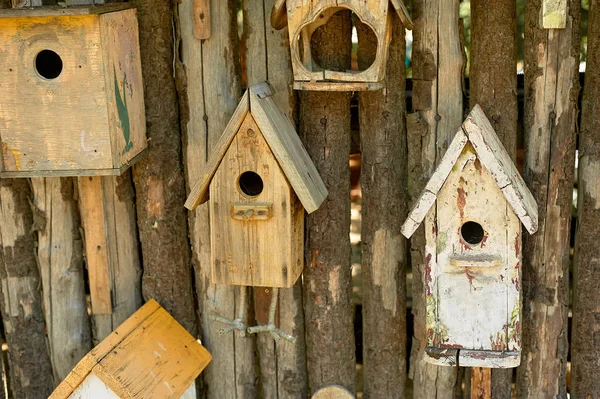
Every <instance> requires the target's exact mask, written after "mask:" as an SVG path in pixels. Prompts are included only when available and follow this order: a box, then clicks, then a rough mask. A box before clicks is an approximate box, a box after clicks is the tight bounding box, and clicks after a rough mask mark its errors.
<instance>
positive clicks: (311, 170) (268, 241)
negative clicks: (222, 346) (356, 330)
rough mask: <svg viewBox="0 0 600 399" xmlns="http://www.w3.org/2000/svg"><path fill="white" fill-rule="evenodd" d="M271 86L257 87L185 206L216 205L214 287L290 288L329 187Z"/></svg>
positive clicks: (213, 219)
mask: <svg viewBox="0 0 600 399" xmlns="http://www.w3.org/2000/svg"><path fill="white" fill-rule="evenodd" d="M273 94H274V92H273V90H272V88H271V87H270V86H269V84H268V83H261V84H257V85H254V86H252V87H250V88H249V89H248V90H247V91H246V93H245V94H244V96H243V97H242V99H241V101H240V103H239V105H238V107H237V109H236V110H235V112H234V114H233V117H232V118H231V120H230V121H229V124H228V125H227V127H226V128H225V131H224V132H223V135H222V136H221V139H220V140H219V142H218V144H217V145H216V148H215V149H214V150H213V152H212V155H211V156H210V159H209V160H208V162H207V164H206V165H205V167H204V170H203V171H202V173H201V175H200V180H199V181H198V182H197V183H196V185H195V186H194V187H193V189H192V192H191V194H190V195H189V197H188V199H187V202H186V204H185V206H186V207H187V208H188V209H192V210H193V209H195V208H196V207H197V206H198V205H199V204H202V203H204V202H206V201H208V202H209V207H210V221H211V226H210V231H211V257H212V282H213V283H214V284H229V285H242V286H261V287H279V288H289V287H291V286H293V285H294V283H295V282H296V280H297V279H298V277H299V276H300V274H301V273H302V269H303V267H304V261H303V260H304V254H303V251H304V249H303V244H304V211H305V210H306V211H307V212H309V213H311V212H313V211H315V210H317V208H319V206H320V205H321V203H322V202H323V200H324V199H325V197H326V196H327V189H326V188H325V185H324V184H323V181H322V180H321V177H320V176H319V174H318V172H317V170H316V168H315V166H314V164H313V163H312V160H311V159H310V157H309V155H308V153H307V152H306V150H305V149H304V147H303V146H302V143H301V142H300V138H299V137H298V135H297V133H296V130H295V128H294V125H293V124H292V123H291V121H290V120H289V119H288V117H287V116H286V115H285V113H284V112H283V110H282V109H281V108H280V107H279V105H278V104H277V103H276V101H275V100H274V96H273Z"/></svg>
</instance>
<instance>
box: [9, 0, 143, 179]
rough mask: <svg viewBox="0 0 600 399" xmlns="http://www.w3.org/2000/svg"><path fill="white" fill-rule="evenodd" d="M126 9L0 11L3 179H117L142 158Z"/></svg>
mask: <svg viewBox="0 0 600 399" xmlns="http://www.w3.org/2000/svg"><path fill="white" fill-rule="evenodd" d="M136 15H137V14H136V10H135V9H126V7H124V6H123V5H118V6H102V7H72V8H71V7H69V8H62V7H59V8H33V9H10V10H2V11H1V12H0V139H1V140H2V165H1V168H0V175H1V176H2V177H46V176H82V175H85V176H88V175H119V174H121V173H122V172H123V171H124V170H125V169H126V168H127V167H128V166H129V165H130V164H131V163H133V162H135V161H136V160H137V159H138V157H139V156H140V155H141V154H142V153H143V152H144V150H145V149H146V147H147V144H146V122H145V115H144V95H143V87H142V70H141V64H140V51H139V39H138V24H137V16H136Z"/></svg>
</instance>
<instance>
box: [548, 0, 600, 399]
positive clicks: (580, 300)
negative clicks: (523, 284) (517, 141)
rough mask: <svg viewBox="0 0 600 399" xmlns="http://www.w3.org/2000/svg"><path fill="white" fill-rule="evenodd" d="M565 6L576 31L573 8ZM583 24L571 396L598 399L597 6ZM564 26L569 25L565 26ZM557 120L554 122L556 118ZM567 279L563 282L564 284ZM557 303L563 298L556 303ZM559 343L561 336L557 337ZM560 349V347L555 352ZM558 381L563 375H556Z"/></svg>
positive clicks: (599, 162)
mask: <svg viewBox="0 0 600 399" xmlns="http://www.w3.org/2000/svg"><path fill="white" fill-rule="evenodd" d="M573 3H575V2H574V1H572V2H570V3H569V9H570V10H571V11H570V12H569V14H570V17H571V18H573V28H572V29H573V30H574V31H576V30H577V29H576V26H578V25H576V22H577V16H578V14H577V11H574V10H573V9H574V8H575V7H578V4H573ZM589 4H590V9H589V14H588V16H589V20H588V21H589V22H588V47H587V48H588V53H587V54H588V58H587V65H586V72H585V85H584V89H583V99H582V105H581V132H580V136H579V182H578V183H579V186H578V190H577V223H578V224H577V234H576V236H575V237H576V245H575V253H576V254H575V270H574V274H573V332H572V336H571V340H572V341H571V345H572V346H571V361H572V366H573V369H572V374H571V397H573V398H590V397H591V398H593V397H598V396H600V379H599V378H598V374H597V370H598V362H597V360H598V359H599V358H600V312H599V310H600V309H599V308H598V290H599V288H600V286H599V285H600V259H599V258H598V237H599V235H600V203H599V202H598V200H599V199H600V193H599V188H600V185H599V184H598V179H599V178H600V157H599V154H600V130H599V127H600V114H599V112H600V101H599V99H600V95H599V88H600V40H599V39H600V3H598V1H591V2H590V3H589ZM567 24H568V22H567ZM557 120H558V119H557ZM565 280H566V279H565ZM561 287H562V286H561ZM559 300H560V301H561V302H560V304H561V305H564V304H565V303H566V298H564V299H563V298H560V297H559ZM561 338H562V336H561ZM559 348H560V349H562V348H561V347H559ZM561 377H562V376H561Z"/></svg>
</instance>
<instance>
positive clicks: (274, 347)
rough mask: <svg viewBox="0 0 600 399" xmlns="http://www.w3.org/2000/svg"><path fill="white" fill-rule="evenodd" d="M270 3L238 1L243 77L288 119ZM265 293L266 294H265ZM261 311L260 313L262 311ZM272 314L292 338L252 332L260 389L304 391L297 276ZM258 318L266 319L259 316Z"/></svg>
mask: <svg viewBox="0 0 600 399" xmlns="http://www.w3.org/2000/svg"><path fill="white" fill-rule="evenodd" d="M275 3H276V1H275V0H266V1H263V0H246V1H245V2H244V3H243V7H244V22H245V24H246V25H245V29H244V32H245V37H244V39H245V45H246V77H247V82H248V85H252V84H255V83H260V82H262V81H266V80H268V81H269V83H270V85H271V86H272V87H273V89H274V91H275V101H277V103H278V104H280V105H281V106H282V108H283V111H284V112H285V114H286V115H287V116H288V117H289V118H290V119H291V120H292V121H294V120H297V117H298V115H297V105H298V98H297V95H296V93H295V92H294V90H293V88H292V87H291V84H292V81H293V77H292V70H291V59H290V50H289V41H288V31H287V28H285V29H282V30H280V31H277V30H275V29H274V28H273V27H272V26H271V24H270V22H269V18H270V15H269V12H270V11H271V9H272V8H273V7H274V6H275ZM283 9H285V4H284V6H283ZM285 22H286V23H287V19H286V20H285ZM294 125H296V124H295V123H294ZM302 264H304V258H303V259H302ZM259 289H261V288H259ZM262 290H264V289H262ZM255 298H256V290H255ZM267 299H268V300H270V296H268V298H265V300H267ZM267 303H268V302H267ZM255 312H256V314H257V322H258V321H259V320H258V317H259V315H260V313H261V312H259V310H258V309H256V310H255ZM262 314H263V315H264V316H266V315H267V312H265V311H263V312H262ZM264 316H263V317H264ZM278 316H279V317H278V320H279V323H278V324H277V325H278V327H279V328H281V329H282V330H283V331H286V332H288V333H290V334H291V335H293V336H294V337H296V342H295V343H294V344H292V343H290V342H284V343H281V344H277V343H274V342H273V340H272V338H271V337H270V336H269V335H267V334H258V336H257V338H256V344H257V350H258V358H259V360H260V376H261V381H260V382H261V387H262V392H263V395H264V396H265V397H278V398H281V399H284V398H295V397H306V396H307V391H308V382H307V375H306V344H305V339H304V312H303V310H302V281H301V280H299V281H298V282H297V283H296V285H295V286H294V287H293V288H291V289H280V290H279V304H278ZM264 323H266V320H263V324H264ZM259 324H260V323H259Z"/></svg>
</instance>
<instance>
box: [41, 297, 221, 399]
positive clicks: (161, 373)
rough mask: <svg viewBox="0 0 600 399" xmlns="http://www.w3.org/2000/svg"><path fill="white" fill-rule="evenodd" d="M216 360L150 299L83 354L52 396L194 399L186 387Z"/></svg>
mask: <svg viewBox="0 0 600 399" xmlns="http://www.w3.org/2000/svg"><path fill="white" fill-rule="evenodd" d="M211 359H212V356H211V355H210V353H208V351H207V350H206V349H205V348H204V347H203V346H202V345H201V344H200V343H199V342H198V341H197V340H196V339H195V338H194V337H193V336H191V335H190V334H189V333H188V332H187V331H186V330H185V329H184V328H183V327H182V326H181V325H180V324H179V323H178V322H177V321H176V320H175V319H174V318H173V317H171V315H170V314H169V313H168V312H167V311H166V310H165V309H163V308H162V307H161V306H160V305H159V304H158V303H157V302H156V301H155V300H153V299H151V300H150V301H148V302H147V303H146V304H145V305H144V306H142V307H141V308H140V309H139V310H138V311H137V312H135V313H134V314H133V315H132V316H131V317H130V318H129V319H127V320H126V321H125V322H123V324H121V325H120V326H119V327H118V328H117V329H116V330H115V331H113V332H112V333H111V334H110V335H109V336H108V337H106V338H105V339H104V340H103V341H102V342H100V344H98V346H96V347H95V348H94V349H92V350H91V351H90V352H89V353H88V354H87V355H86V356H84V358H83V359H82V360H81V361H80V362H79V363H78V364H77V365H76V366H75V368H74V369H73V370H72V371H71V372H70V373H69V374H68V375H67V377H66V378H65V379H64V380H63V381H62V382H61V383H60V384H59V385H58V387H57V388H56V389H55V390H54V392H53V393H52V395H50V399H67V398H68V399H84V398H105V399H113V398H114V399H118V398H140V399H141V398H179V397H194V398H195V396H190V395H189V393H187V392H186V391H188V388H190V386H192V384H194V380H195V379H196V377H197V376H198V375H199V374H200V373H201V372H202V370H204V368H205V367H206V366H207V365H208V363H209V362H210V361H211ZM192 389H193V388H192ZM188 392H189V391H188ZM184 393H185V395H184ZM182 395H183V396H182Z"/></svg>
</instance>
